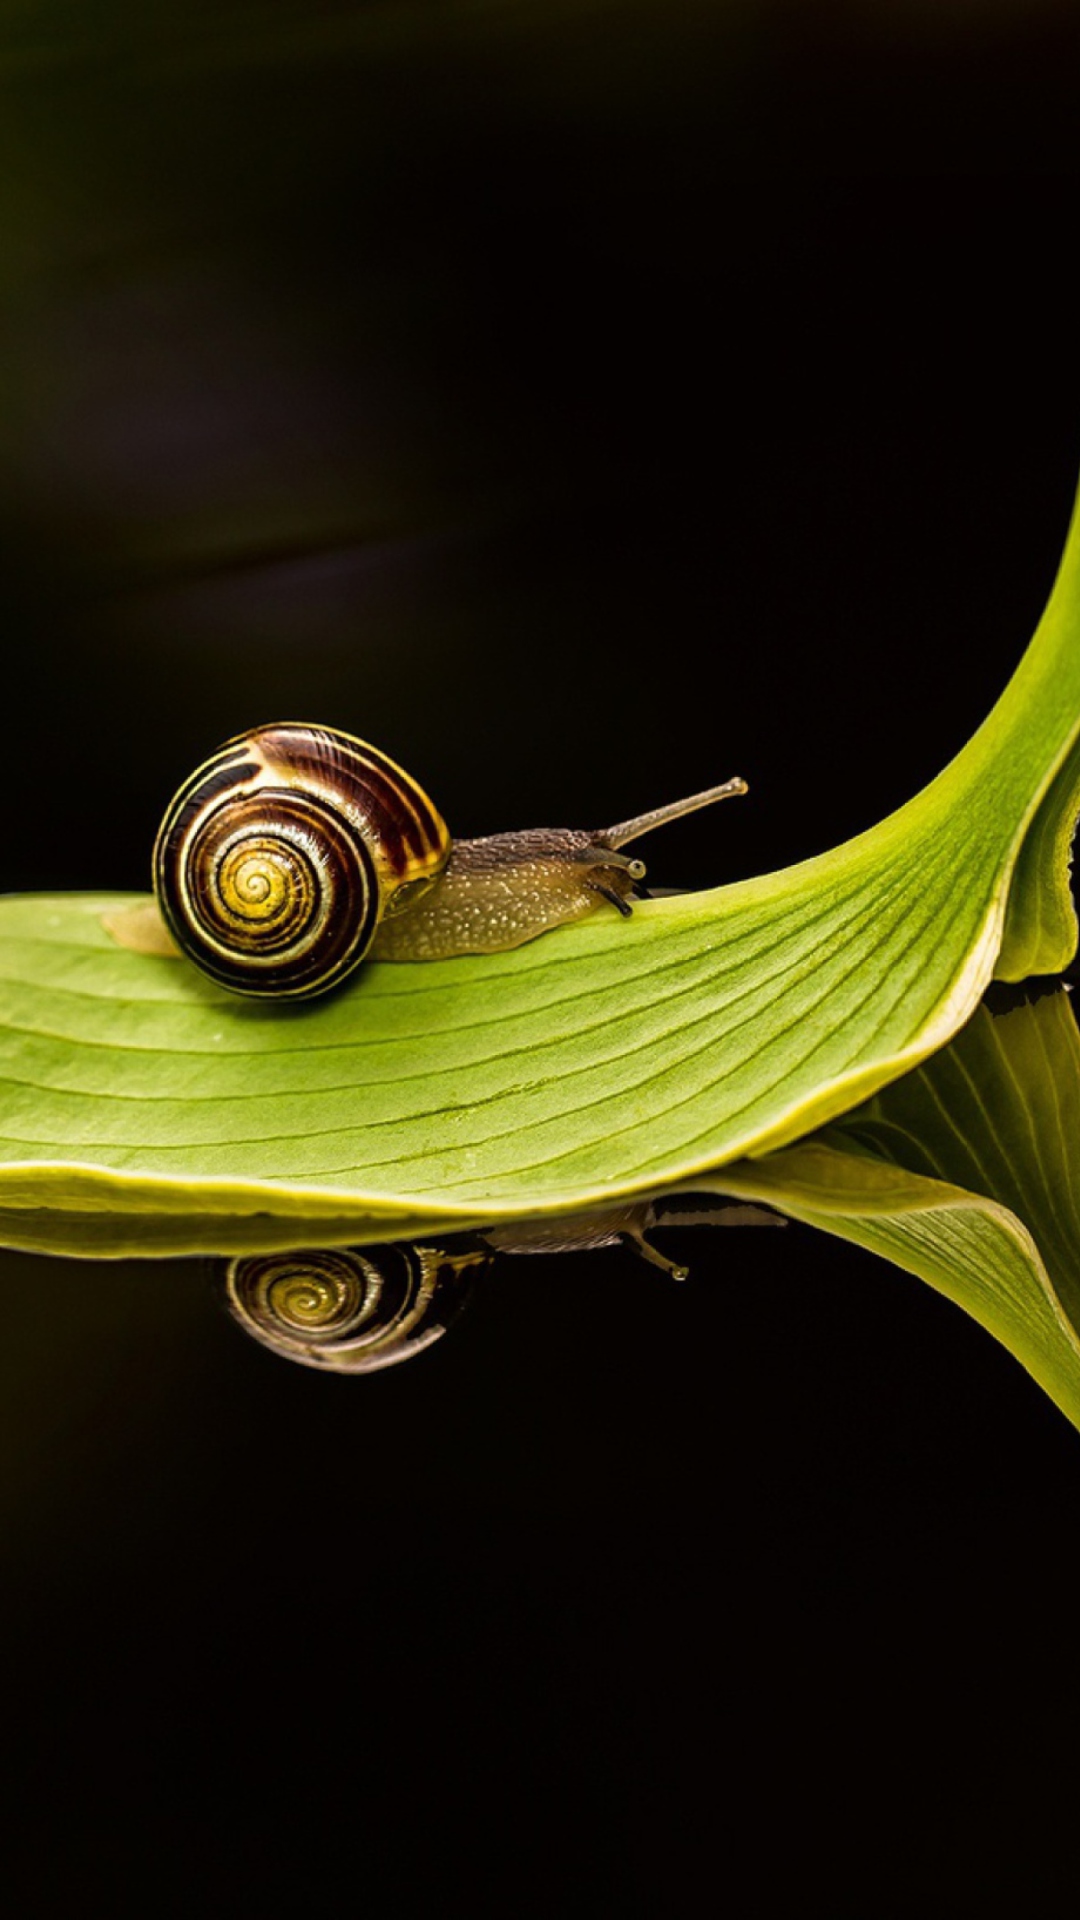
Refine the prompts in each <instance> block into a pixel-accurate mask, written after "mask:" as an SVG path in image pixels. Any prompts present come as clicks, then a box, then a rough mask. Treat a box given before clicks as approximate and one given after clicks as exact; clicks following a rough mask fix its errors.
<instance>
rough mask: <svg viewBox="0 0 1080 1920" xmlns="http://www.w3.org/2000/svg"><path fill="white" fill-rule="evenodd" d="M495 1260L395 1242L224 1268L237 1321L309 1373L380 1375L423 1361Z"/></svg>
mask: <svg viewBox="0 0 1080 1920" xmlns="http://www.w3.org/2000/svg"><path fill="white" fill-rule="evenodd" d="M491 1258H492V1256H491V1254H490V1252H489V1251H488V1250H487V1249H484V1248H481V1247H479V1246H465V1247H462V1248H461V1249H460V1250H458V1251H457V1252H452V1251H450V1250H449V1249H447V1248H445V1247H438V1246H434V1245H421V1244H406V1243H404V1242H402V1243H395V1244H387V1245H386V1246H378V1247H366V1248H363V1249H360V1248H355V1247H345V1248H340V1247H339V1248H327V1247H317V1248H313V1249H311V1250H309V1251H302V1252H298V1253H267V1254H245V1255H243V1256H242V1257H240V1258H237V1259H235V1260H229V1261H227V1262H226V1263H225V1265H224V1268H223V1271H222V1286H223V1291H224V1298H225V1303H226V1305H227V1307H228V1309H229V1312H230V1313H231V1314H232V1316H233V1318H234V1319H235V1320H237V1321H238V1322H239V1324H240V1325H241V1326H242V1327H243V1328H244V1329H245V1331H246V1332H248V1333H250V1334H252V1335H253V1336H254V1338H255V1339H256V1340H259V1341H261V1343H262V1344H263V1346H266V1347H270V1348H271V1349H272V1350H273V1351H274V1352H275V1353H278V1354H281V1355H283V1356H284V1357H285V1358H287V1359H290V1360H297V1361H299V1362H300V1363H301V1365H303V1366H309V1367H320V1368H322V1369H323V1370H324V1371H330V1372H334V1373H372V1372H374V1371H376V1369H378V1368H380V1367H390V1366H395V1365H396V1364H397V1363H398V1362H399V1361H401V1360H409V1359H411V1358H412V1357H413V1355H414V1354H418V1353H422V1352H423V1351H424V1349H425V1348H426V1347H429V1346H431V1344H432V1342H433V1341H435V1340H437V1339H439V1338H440V1336H441V1335H442V1334H443V1333H445V1331H446V1329H447V1327H448V1326H449V1325H450V1323H451V1322H452V1321H453V1320H455V1319H456V1318H457V1316H458V1315H459V1314H460V1312H461V1311H462V1309H463V1308H464V1306H465V1305H466V1304H467V1302H468V1300H469V1298H470V1297H471V1294H472V1290H473V1281H474V1279H475V1278H476V1276H477V1274H478V1273H479V1272H480V1270H481V1269H482V1268H483V1267H486V1266H487V1265H489V1264H490V1261H491Z"/></svg>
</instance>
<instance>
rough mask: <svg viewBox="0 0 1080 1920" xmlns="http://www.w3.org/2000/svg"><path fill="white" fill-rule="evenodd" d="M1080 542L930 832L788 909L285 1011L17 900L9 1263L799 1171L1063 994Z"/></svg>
mask: <svg viewBox="0 0 1080 1920" xmlns="http://www.w3.org/2000/svg"><path fill="white" fill-rule="evenodd" d="M1078 737H1080V530H1078V524H1077V519H1076V516H1075V515H1074V519H1073V525H1072V529H1071V531H1070V535H1069V539H1068V542H1067V545H1066V550H1065V554H1064V557H1063V561H1062V566H1061V570H1060V574H1059V577H1058V580H1057V583H1056V585H1055V588H1054V591H1053V594H1052V596H1051V599H1050V602H1049V605H1048V607H1047V610H1046V613H1045V615H1044V617H1043V619H1042V621H1041V622H1040V624H1039V628H1038V631H1037V633H1036V635H1035V638H1034V640H1033V641H1032V643H1031V646H1030V647H1029V649H1028V651H1027V653H1026V654H1025V656H1024V658H1023V660H1022V662H1021V664H1020V666H1019V668H1018V670H1017V672H1016V674H1015V675H1014V677H1013V679H1012V681H1011V682H1010V683H1009V686H1008V687H1007V688H1006V690H1005V692H1004V694H1003V695H1002V697H1001V699H1000V700H999V702H998V704H997V705H996V707H995V708H994V710H993V712H992V713H991V715H990V716H989V718H988V720H987V721H986V722H985V723H984V725H983V726H982V727H981V728H980V730H979V732H978V733H977V734H976V735H975V737H974V738H973V739H972V740H971V741H970V742H969V744H968V746H967V747H966V748H965V749H964V751H963V752H962V753H961V754H959V755H958V756H957V758H956V759H955V760H954V761H953V762H952V763H951V764H950V765H949V766H948V767H947V768H946V769H945V771H944V772H943V773H942V774H941V775H939V777H938V779H937V780H935V781H934V782H933V783H932V784H931V785H930V786H929V787H928V788H926V789H925V790H924V791H923V792H922V793H920V794H918V795H916V797H915V798H914V799H913V800H912V801H910V802H909V803H908V805H907V806H905V807H903V808H902V809H901V810H900V811H899V812H897V813H895V814H893V815H891V816H890V817H889V818H888V819H886V820H884V821H882V822H881V823H880V825H878V826H877V827H875V828H873V829H872V830H870V831H869V832H867V833H864V834H861V835H860V836H859V837H858V838H856V839H854V840H851V841H849V842H847V843H846V844H845V845H843V846H841V847H838V848H836V849H835V850H834V851H832V852H830V853H826V854H823V855H820V856H819V857H817V858H815V859H813V860H809V861H806V862H804V863H802V864H801V865H799V866H797V867H793V868H789V869H787V870H785V871H782V872H779V873H773V874H769V875H766V876H764V877H763V878H761V879H757V880H753V881H749V882H745V883H741V884H739V885H737V886H732V887H722V888H718V889H715V890H713V891H710V892H704V893H699V894H692V895H684V896H681V897H678V898H673V899H666V900H657V901H653V902H649V903H647V904H646V905H644V906H643V907H642V908H640V909H639V910H637V911H636V912H635V914H634V916H633V919H632V920H631V921H630V922H629V923H624V922H623V921H622V920H621V919H618V918H617V917H616V916H615V915H614V913H612V914H611V915H610V916H608V915H606V914H598V915H597V916H596V918H595V919H593V920H591V921H587V922H584V923H579V924H578V925H577V926H574V927H567V928H564V929H561V930H560V931H558V932H556V933H553V934H549V935H546V936H544V937H543V938H542V939H541V940H538V941H536V942H534V943H533V944H531V945H529V946H526V947H523V948H519V949H518V950H517V951H516V952H512V953H504V954H495V955H489V956H484V957H478V958H469V959H461V960H455V961H448V962H441V963H433V964H427V965H423V966H398V967H391V966H386V965H383V966H369V967H367V968H365V969H362V970H361V975H360V976H359V977H358V978H356V979H355V981H354V982H353V983H350V984H349V985H348V986H347V987H346V988H345V989H344V990H343V991H342V992H340V993H338V994H337V995H336V996H332V997H329V998H328V999H327V1000H326V1001H324V1002H317V1003H316V1004H314V1005H313V1006H310V1007H303V1008H296V1007H288V1008H281V1009H272V1010H268V1009H267V1008H265V1007H263V1006H259V1005H256V1004H254V1003H250V1002H247V1001H243V1000H239V999H236V998H234V997H231V996H229V995H228V994H226V993H225V992H223V991H222V990H220V989H217V988H215V987H213V986H212V985H210V984H209V983H207V982H205V981H203V980H202V979H201V978H199V977H198V976H197V974H196V973H195V972H194V971H193V970H192V969H191V968H190V967H189V966H188V965H187V963H186V962H183V961H180V960H168V959H161V958H154V957H150V956H148V955H145V954H138V953H134V952H130V951H127V950H125V949H124V948H122V947H120V946H118V945H117V944H116V943H115V941H114V940H113V939H112V938H111V936H110V935H109V934H108V933H107V932H106V930H105V928H104V926H103V924H102V915H103V913H105V912H106V911H108V910H110V909H115V908H116V907H117V906H119V905H121V904H123V902H122V901H120V900H117V898H116V897H115V896H109V897H97V896H94V897H85V896H66V897H58V898H47V897H38V896H26V897H22V898H11V899H8V900H5V901H2V902H0V1210H2V1212H3V1224H2V1227H0V1233H2V1235H3V1238H4V1239H5V1240H6V1241H7V1242H8V1243H9V1244H16V1245H22V1246H27V1245H35V1246H51V1247H55V1248H58V1249H59V1248H66V1250H68V1251H85V1252H93V1253H102V1252H126V1251H134V1250H145V1251H157V1252H181V1251H186V1250H188V1249H190V1248H192V1247H196V1246H204V1245H206V1244H207V1243H208V1241H209V1240H211V1239H212V1240H213V1242H214V1243H215V1244H216V1245H218V1246H219V1247H221V1248H223V1249H225V1248H231V1247H233V1246H237V1245H255V1244H275V1243H279V1242H280V1241H281V1239H282V1238H283V1237H286V1238H291V1239H292V1240H293V1241H295V1240H296V1239H298V1238H304V1237H311V1235H312V1234H315V1233H317V1234H318V1235H320V1236H325V1235H330V1236H333V1237H342V1238H351V1239H363V1238H367V1239H373V1238H385V1237H386V1236H387V1234H388V1233H389V1234H402V1233H407V1232H410V1231H414V1230H415V1231H422V1230H428V1229H430V1228H432V1227H434V1226H439V1225H448V1224H454V1225H458V1226H461V1225H467V1224H470V1223H478V1222H483V1221H493V1220H498V1219H508V1218H515V1217H522V1216H526V1215H530V1214H536V1213H538V1212H546V1211H561V1210H566V1209H567V1208H572V1207H574V1206H584V1205H589V1204H596V1203H597V1202H598V1201H603V1200H605V1199H608V1198H612V1197H615V1196H618V1195H624V1194H630V1193H635V1192H642V1191H646V1190H648V1189H651V1188H656V1187H658V1186H665V1185H670V1184H671V1183H673V1182H675V1181H678V1180H680V1179H684V1178H686V1177H687V1176H689V1175H692V1174H696V1173H698V1172H700V1171H702V1170H704V1169H707V1168H710V1167H716V1166H719V1165H722V1164H724V1163H726V1162H729V1161H732V1160H734V1159H736V1158H739V1157H741V1156H745V1155H748V1154H761V1153H763V1152H765V1151H766V1150H768V1149H775V1148H777V1147H780V1146H782V1145H784V1144H786V1143H789V1142H791V1141H792V1140H794V1139H796V1138H798V1137H799V1136H801V1135H804V1134H806V1133H807V1132H809V1131H810V1130H811V1129H813V1128H815V1127H820V1126H821V1125H823V1124H824V1123H825V1122H827V1121H829V1120H831V1119H833V1118H835V1117H836V1116H837V1115H839V1114H842V1113H844V1112H846V1111H848V1110H849V1109H850V1108H852V1107H853V1106H855V1105H857V1104H858V1103H859V1102H860V1101H862V1100H864V1099H865V1098H866V1097H867V1096H868V1095H870V1094H871V1093H873V1092H874V1091H875V1090H876V1089H878V1088H879V1087H882V1086H884V1085H885V1084H887V1083H888V1082H889V1081H890V1080H892V1079H895V1078H896V1077H897V1076H898V1075H899V1074H901V1073H903V1072H905V1071H906V1070H907V1069H909V1068H910V1067H912V1066H914V1065H915V1064H916V1063H917V1062H918V1061H920V1060H921V1059H924V1058H925V1057H926V1056H927V1055H928V1054H930V1053H932V1052H933V1051H934V1050H935V1049H936V1048H938V1047H940V1046H942V1045H944V1044H945V1042H947V1041H948V1040H949V1038H950V1037H951V1036H952V1035H953V1034H954V1033H955V1032H956V1031H957V1029H958V1028H959V1027H960V1026H961V1025H962V1023H963V1022H964V1021H965V1020H966V1019H968V1018H969V1017H970V1015H971V1013H972V1011H973V1010H974V1008H975V1006H976V1005H977V1004H978V1001H979V998H980V996H981V994H982V992H983V990H984V988H985V987H986V985H987V983H988V981H989V980H990V978H991V976H992V974H993V972H994V970H995V967H997V968H999V969H1000V970H1001V971H1002V972H1003V973H1005V974H1007V975H1009V976H1010V977H1014V976H1016V975H1017V973H1021V972H1024V971H1027V970H1030V969H1034V970H1037V971H1040V972H1041V971H1045V970H1047V969H1049V968H1058V967H1060V966H1062V965H1064V964H1065V963H1066V962H1067V960H1068V959H1069V957H1070V956H1071V954H1072V952H1073V950H1074V948H1075V943H1076V926H1075V919H1074V916H1073V912H1072V908H1071V905H1070V903H1069V899H1068V890H1067V873H1066V859H1065V852H1066V846H1067V839H1068V834H1069V831H1070V829H1071V825H1072V820H1073V817H1074V815H1075V812H1076V809H1077V805H1078V800H1080V755H1078V753H1077V741H1078Z"/></svg>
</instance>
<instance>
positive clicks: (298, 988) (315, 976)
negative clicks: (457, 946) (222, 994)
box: [154, 723, 450, 998]
mask: <svg viewBox="0 0 1080 1920" xmlns="http://www.w3.org/2000/svg"><path fill="white" fill-rule="evenodd" d="M449 855H450V834H449V831H448V829H447V826H446V822H445V821H444V820H443V819H442V817H441V815H440V814H439V813H438V812H437V810H436V808H435V807H434V806H433V805H432V803H431V801H430V800H429V799H428V797H427V795H426V794H425V793H424V791H423V789H422V788H421V787H420V786H418V785H417V783H416V781H415V780H413V779H412V778H411V776H410V775H409V774H407V773H405V772H404V770H403V769H402V768H401V767H399V766H397V765H396V764H395V762H394V761H393V760H390V759H388V758H387V756H386V755H385V754H383V753H380V752H379V751H378V750H377V748H375V747H371V746H368V745H367V743H366V742H365V741H363V740H356V739H354V738H353V737H352V735H350V734H345V733H338V732H336V731H333V730H331V729H330V728H327V727H312V726H303V725H299V724H297V723H289V724H283V725H279V726H266V727H258V728H256V729H255V730H254V731H253V732H251V733H247V734H244V735H242V736H241V737H239V738H238V739H235V740H231V741H229V742H228V743H227V744H226V745H225V746H224V747H222V748H221V749H220V751H219V752H218V753H216V754H215V755H214V756H213V758H212V759H210V760H208V761H206V763H205V764H204V765H203V766H201V767H199V768H198V770H197V771H196V772H195V773H194V774H192V776H191V778H190V779H189V780H187V781H186V782H185V783H184V785H183V786H182V787H181V788H180V790H179V792H178V793H177V794H176V796H175V797H174V799H173V801H172V803H171V804H170V806H169V808H168V811H167V812H166V815H165V818H164V820H163V821H162V824H161V828H160V830H159V833H158V837H157V842H156V845H155V847H154V887H155V891H156V894H157V899H158V905H159V907H160V909H161V913H162V916H163V918H164V920H165V922H166V924H167V926H168V928H169V931H170V932H171V934H172V936H173V938H174V940H175V941H176V944H177V946H179V947H180V948H181V949H182V950H183V951H184V952H185V953H186V954H188V955H189V957H190V958H191V959H192V960H194V961H195V962H196V964H197V965H198V966H200V967H201V968H202V970H203V972H204V973H207V974H209V975H210V977H211V978H212V979H214V980H217V981H218V982H220V984H221V985H222V986H226V987H231V988H232V989H233V990H234V991H236V992H240V993H251V994H261V993H272V994H274V995H275V996H282V995H284V996H286V997H291V998H302V997H304V996H306V995H309V994H314V993H322V992H323V991H324V990H325V989H326V988H328V987H332V986H334V985H335V984H336V983H337V982H338V981H339V980H341V979H342V978H344V976H345V975H346V974H347V973H349V972H350V971H351V970H352V968H353V967H355V966H356V964H357V963H358V961H360V960H361V959H362V958H363V956H364V954H365V953H366V952H367V950H368V948H369V947H370V945H371V943H372V940H373V939H374V937H375V933H376V931H377V929H378V926H379V923H380V921H381V920H383V919H385V918H386V917H387V916H389V915H392V914H394V913H396V912H400V910H401V909H402V907H403V906H405V905H406V904H408V902H409V901H411V900H415V899H416V898H417V896H418V895H420V894H422V893H424V892H425V891H426V890H427V888H428V887H430V886H431V884H432V882H433V881H434V880H435V879H436V878H437V877H438V875H439V874H440V873H441V872H442V869H443V868H444V867H445V865H446V862H447V860H448V858H449Z"/></svg>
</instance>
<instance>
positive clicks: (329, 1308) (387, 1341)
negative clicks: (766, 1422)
mask: <svg viewBox="0 0 1080 1920" xmlns="http://www.w3.org/2000/svg"><path fill="white" fill-rule="evenodd" d="M706 1225H709V1226H725V1227H729V1226H731V1227H733V1226H783V1225H784V1222H783V1220H782V1219H781V1217H780V1215H779V1214H776V1213H774V1212H773V1211H772V1210H771V1209H770V1208H768V1207H760V1206H754V1205H748V1204H745V1203H743V1202H739V1201H730V1200H725V1199H723V1198H721V1197H719V1196H716V1195H712V1194H699V1195H693V1194H683V1193H682V1192H678V1193H673V1194H671V1195H663V1194H657V1195H655V1196H653V1197H652V1198H651V1199H650V1198H645V1199H638V1200H628V1201H622V1202H619V1203H616V1204H615V1205H612V1206H609V1207H598V1208H593V1209H590V1210H588V1211H586V1212H580V1213H575V1214H568V1215H564V1216H559V1215H554V1216H551V1217H548V1218H542V1219H538V1220H518V1221H514V1222H512V1223H509V1224H507V1225H505V1226H492V1227H482V1228H480V1229H478V1230H476V1231H473V1232H471V1233H460V1234H450V1235H447V1236H446V1237H445V1238H444V1239H442V1240H437V1241H436V1240H416V1241H388V1242H386V1243H384V1244H382V1245H375V1246H366V1247H337V1248H332V1247H311V1248H305V1249H303V1250H299V1251H293V1252H284V1253H283V1252H274V1253H253V1254H242V1255H238V1256H236V1257H234V1258H232V1259H227V1260H222V1261H221V1262H219V1263H218V1264H217V1267H216V1275H217V1282H216V1284H217V1287H218V1289H219V1292H220V1295H221V1297H222V1298H223V1300H224V1303H225V1306H226V1307H227V1308H228V1311H229V1313H230V1314H231V1316H232V1318H233V1319H234V1320H235V1321H236V1322H237V1323H238V1325H239V1326H240V1327H242V1328H243V1330H244V1332H245V1333H248V1334H250V1335H251V1336H252V1337H253V1338H254V1339H255V1340H258V1341H259V1342H260V1343H261V1345H263V1346H264V1347H269V1349H270V1350H271V1352H272V1353H276V1354H278V1355H280V1356H281V1357H282V1358H283V1359H286V1360H296V1361H299V1363H300V1365H301V1366H306V1367H318V1368H321V1369H322V1370H323V1371H324V1372H329V1373H373V1372H375V1371H376V1369H378V1368H382V1367H391V1366H396V1365H397V1364H398V1362H399V1361H402V1360H411V1359H412V1358H413V1357H414V1356H415V1355H417V1354H420V1353H424V1352H425V1351H426V1350H427V1349H428V1348H429V1347H430V1346H432V1345H433V1343H434V1342H435V1341H436V1340H438V1339H440V1338H441V1336H442V1335H443V1334H444V1333H445V1332H446V1331H447V1329H448V1328H449V1327H451V1326H452V1325H454V1324H455V1323H456V1322H457V1321H458V1319H459V1318H460V1316H461V1314H462V1312H463V1310H464V1308H465V1307H466V1306H468V1305H469V1304H470V1302H471V1301H472V1300H473V1299H474V1298H475V1294H476V1289H477V1285H478V1283H479V1282H480V1280H481V1277H482V1276H485V1275H486V1274H488V1273H490V1271H491V1270H492V1269H493V1268H494V1267H495V1266H496V1265H498V1264H500V1263H501V1262H502V1260H503V1259H504V1258H505V1257H506V1256H507V1255H511V1254H515V1255H516V1254H530V1253H531V1254H537V1253H539V1254H559V1253H584V1252H590V1251H593V1250H595V1249H598V1248H602V1247H615V1246H624V1247H627V1248H628V1249H630V1250H631V1251H633V1252H634V1253H636V1254H638V1255H639V1256H640V1257H641V1258H642V1259H643V1260H646V1261H648V1262H649V1264H650V1265H651V1266H653V1267H658V1268H659V1269H660V1270H661V1272H663V1273H666V1274H668V1275H669V1276H670V1278H671V1279H673V1280H685V1279H686V1277H687V1273H688V1269H687V1268H686V1267H685V1266H682V1265H680V1264H678V1263H677V1262H676V1261H674V1260H670V1259H668V1257H667V1255H666V1254H664V1253H661V1251H660V1249H659V1248H658V1247H656V1246H654V1245H653V1242H652V1240H651V1239H650V1237H649V1236H650V1234H651V1233H652V1231H653V1229H654V1228H655V1227H688V1226H706Z"/></svg>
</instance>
